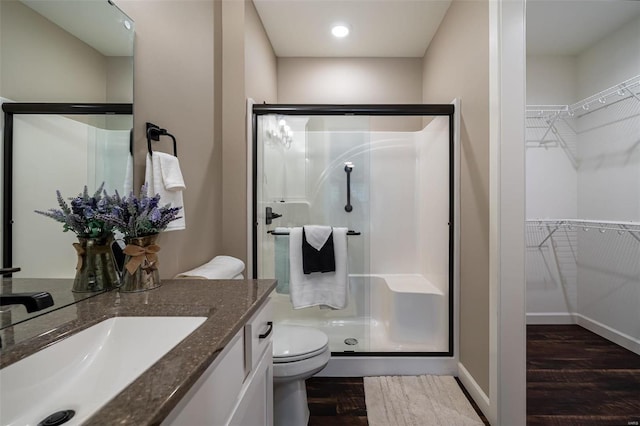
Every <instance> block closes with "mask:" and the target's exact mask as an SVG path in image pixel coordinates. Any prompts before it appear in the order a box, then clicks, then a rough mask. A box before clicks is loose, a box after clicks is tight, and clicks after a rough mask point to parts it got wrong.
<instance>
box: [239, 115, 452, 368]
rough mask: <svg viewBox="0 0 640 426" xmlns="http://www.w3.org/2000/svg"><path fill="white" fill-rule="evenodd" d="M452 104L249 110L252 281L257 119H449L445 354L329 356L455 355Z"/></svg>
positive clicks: (405, 354)
mask: <svg viewBox="0 0 640 426" xmlns="http://www.w3.org/2000/svg"><path fill="white" fill-rule="evenodd" d="M454 113H455V107H454V105H453V104H397V105H396V104H356V105H322V104H255V105H253V108H252V117H251V124H252V126H251V128H252V141H253V145H252V146H253V148H252V151H253V155H252V173H253V194H252V199H253V206H252V219H253V222H252V224H253V226H252V260H253V278H254V279H256V278H257V275H258V182H257V170H258V117H259V116H261V115H268V114H280V115H312V116H313V115H334V116H335V115H342V116H349V115H364V116H418V117H419V116H424V117H443V116H444V117H448V119H449V300H448V307H449V330H448V337H449V350H448V351H446V352H332V353H331V355H332V356H345V357H348V356H385V357H387V356H392V357H393V356H401V357H408V356H418V357H443V356H447V357H451V356H453V353H454V315H453V308H454V288H455V285H454V284H455V283H454V281H455V279H454V269H455V267H456V265H454V260H455V250H454V243H455V239H454V229H455V221H454V220H455V208H456V205H455V170H454V166H455V161H454V156H455V143H454V141H455V138H454V128H455V123H454Z"/></svg>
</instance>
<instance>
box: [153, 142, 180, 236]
mask: <svg viewBox="0 0 640 426" xmlns="http://www.w3.org/2000/svg"><path fill="white" fill-rule="evenodd" d="M150 165H151V167H149V166H150ZM149 170H151V172H149ZM165 175H166V176H167V181H165ZM145 179H146V181H147V183H148V185H149V188H148V192H149V196H154V195H155V194H160V205H162V206H164V205H166V204H171V207H182V210H180V213H179V215H180V216H182V217H181V218H180V219H177V220H174V221H172V222H169V225H167V228H166V229H165V231H176V230H179V229H185V228H186V222H185V216H186V214H185V211H184V202H183V201H182V190H183V189H185V185H184V179H183V178H182V172H181V171H180V163H179V162H178V158H177V157H175V156H173V155H171V154H167V153H164V152H154V153H153V156H150V155H149V154H147V171H146V172H145Z"/></svg>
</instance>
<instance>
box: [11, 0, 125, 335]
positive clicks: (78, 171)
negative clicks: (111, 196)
mask: <svg viewBox="0 0 640 426" xmlns="http://www.w3.org/2000/svg"><path fill="white" fill-rule="evenodd" d="M133 41H134V22H133V20H132V19H131V18H129V17H128V16H127V15H126V14H124V13H123V12H122V11H121V10H120V9H118V8H117V7H116V6H115V5H114V4H113V3H111V2H110V1H108V0H65V1H48V0H2V2H0V68H1V69H0V102H1V103H2V109H3V114H2V123H0V124H1V125H2V134H3V142H2V144H3V149H2V180H3V182H2V185H3V209H2V223H3V227H2V242H3V244H2V258H3V267H11V266H16V267H20V268H21V271H20V272H17V273H14V274H13V275H12V277H11V278H4V279H3V283H2V288H1V290H0V292H2V293H4V294H6V293H9V292H12V293H18V292H31V291H49V292H50V293H51V294H52V296H53V298H54V306H52V307H51V308H48V309H46V310H42V311H38V312H34V313H31V314H27V313H26V310H25V308H24V307H23V306H17V305H11V306H2V307H0V328H4V327H7V326H9V325H11V324H15V323H16V322H20V321H24V320H26V319H29V318H32V317H33V316H39V315H42V314H43V313H46V312H49V311H51V310H55V309H59V308H61V307H64V306H67V305H69V304H72V303H75V302H76V301H79V300H82V299H84V298H87V297H91V296H93V295H95V293H72V292H71V288H72V282H73V277H74V275H75V267H76V261H77V259H76V252H75V250H74V249H73V247H72V243H74V242H75V241H76V238H75V235H74V234H72V233H71V232H65V233H63V232H62V224H60V223H57V222H55V221H53V220H51V219H48V218H46V217H43V216H40V215H37V214H36V213H34V210H47V209H50V208H57V207H58V205H57V204H58V203H57V201H56V190H60V192H61V193H62V195H63V197H65V198H69V197H73V196H76V195H78V194H79V193H80V192H82V190H83V187H84V185H87V187H88V189H89V191H90V192H93V191H95V189H96V188H97V187H99V185H100V184H101V183H102V182H104V183H105V188H106V189H107V190H108V191H109V192H110V193H113V191H114V190H118V191H119V192H120V193H122V192H123V191H125V190H126V189H128V184H129V183H130V182H132V181H133V176H132V161H133V158H132V151H131V129H132V128H133V113H132V111H133Z"/></svg>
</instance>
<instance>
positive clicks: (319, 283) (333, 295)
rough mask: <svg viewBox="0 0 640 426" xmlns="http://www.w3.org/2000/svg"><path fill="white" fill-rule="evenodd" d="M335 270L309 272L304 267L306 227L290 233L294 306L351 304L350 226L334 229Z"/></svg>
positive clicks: (341, 306)
mask: <svg viewBox="0 0 640 426" xmlns="http://www.w3.org/2000/svg"><path fill="white" fill-rule="evenodd" d="M333 249H334V254H335V260H336V270H335V272H316V273H313V274H307V275H305V274H304V272H303V270H302V228H291V231H290V233H289V265H290V270H289V294H290V296H291V303H292V304H293V307H294V309H300V308H306V307H309V306H316V305H325V306H329V307H331V308H334V309H344V308H345V307H346V306H347V301H348V300H347V295H348V294H349V271H348V263H347V228H333Z"/></svg>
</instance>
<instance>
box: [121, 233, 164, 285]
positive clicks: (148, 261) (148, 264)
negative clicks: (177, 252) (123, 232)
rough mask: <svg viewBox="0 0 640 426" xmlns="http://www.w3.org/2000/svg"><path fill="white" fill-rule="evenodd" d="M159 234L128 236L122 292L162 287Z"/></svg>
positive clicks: (126, 239)
mask: <svg viewBox="0 0 640 426" xmlns="http://www.w3.org/2000/svg"><path fill="white" fill-rule="evenodd" d="M157 238H158V234H153V235H147V236H144V237H127V238H125V240H124V241H125V243H126V244H127V245H126V247H125V248H124V254H125V258H124V269H123V270H122V280H121V285H120V291H121V292H137V291H147V290H151V289H153V288H156V287H160V273H159V272H158V255H157V254H156V253H158V252H159V251H160V246H158V245H156V239H157Z"/></svg>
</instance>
